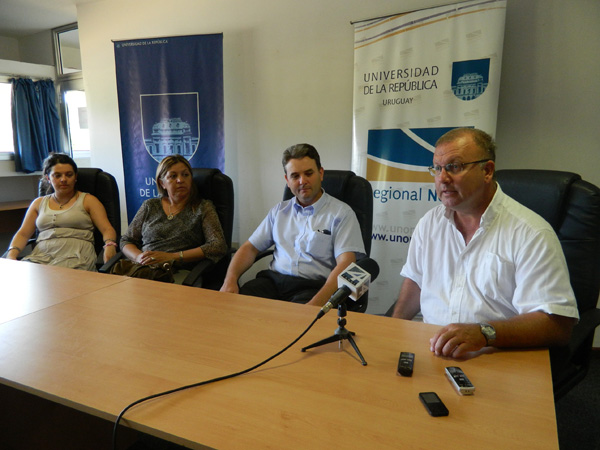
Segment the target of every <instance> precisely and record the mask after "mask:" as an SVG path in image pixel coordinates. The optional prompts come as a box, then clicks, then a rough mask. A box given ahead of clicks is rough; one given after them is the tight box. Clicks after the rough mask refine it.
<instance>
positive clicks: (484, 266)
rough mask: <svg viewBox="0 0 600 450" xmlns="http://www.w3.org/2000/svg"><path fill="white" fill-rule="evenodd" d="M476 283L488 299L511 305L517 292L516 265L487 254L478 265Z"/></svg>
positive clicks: (497, 256)
mask: <svg viewBox="0 0 600 450" xmlns="http://www.w3.org/2000/svg"><path fill="white" fill-rule="evenodd" d="M475 282H476V284H477V286H478V287H479V288H480V289H481V293H482V294H483V295H484V296H485V297H486V298H488V299H491V300H504V301H505V302H509V303H510V302H511V300H512V296H513V293H514V291H515V265H514V264H513V263H512V262H511V261H508V260H506V259H503V258H502V257H500V256H499V255H496V254H493V253H486V254H485V256H484V258H483V261H481V264H479V265H478V270H477V273H476V280H475Z"/></svg>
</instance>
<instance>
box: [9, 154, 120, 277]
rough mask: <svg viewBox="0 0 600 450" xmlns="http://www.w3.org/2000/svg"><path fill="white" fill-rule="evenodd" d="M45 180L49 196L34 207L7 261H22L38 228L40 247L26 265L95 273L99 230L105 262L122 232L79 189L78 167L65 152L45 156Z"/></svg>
mask: <svg viewBox="0 0 600 450" xmlns="http://www.w3.org/2000/svg"><path fill="white" fill-rule="evenodd" d="M43 177H44V181H45V182H47V183H48V188H47V192H48V195H45V196H43V197H38V198H36V199H35V200H34V201H33V202H32V203H31V205H30V206H29V209H28V210H27V214H25V218H24V219H23V224H22V225H21V228H19V230H18V231H17V233H16V234H15V236H14V237H13V239H12V241H11V243H10V247H9V249H8V252H7V254H6V257H7V258H8V259H17V257H18V256H19V254H20V253H21V251H22V249H23V248H24V247H25V245H26V244H27V241H28V240H29V239H30V238H31V237H32V236H33V234H34V233H35V230H36V228H37V229H38V230H39V235H38V238H37V240H36V245H35V248H34V249H33V252H32V253H31V254H30V255H28V256H26V257H25V258H23V260H24V261H31V262H35V263H39V264H47V265H54V266H62V267H70V268H73V269H82V270H91V271H95V270H96V258H97V257H96V252H95V250H94V226H95V227H96V228H98V230H99V231H100V232H101V233H102V237H103V239H104V243H105V246H104V256H103V259H104V262H106V261H108V260H109V259H110V258H111V257H112V256H114V255H115V253H116V249H117V243H116V241H115V239H116V237H117V234H116V232H115V229H114V228H113V227H112V226H111V224H110V222H109V221H108V217H107V216H106V210H105V209H104V206H103V205H102V203H100V201H99V200H98V199H97V198H96V197H94V196H93V195H91V194H86V193H85V192H80V191H78V190H77V189H76V187H75V184H76V182H77V165H76V164H75V162H74V161H73V160H72V159H71V158H70V157H69V156H67V155H66V154H64V153H55V154H52V155H50V156H49V157H48V158H46V160H45V161H44V166H43Z"/></svg>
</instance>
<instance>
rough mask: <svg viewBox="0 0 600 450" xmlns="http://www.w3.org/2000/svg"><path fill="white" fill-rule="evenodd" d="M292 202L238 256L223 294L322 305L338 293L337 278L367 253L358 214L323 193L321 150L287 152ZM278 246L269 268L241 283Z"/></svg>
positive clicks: (281, 207) (286, 171) (281, 206)
mask: <svg viewBox="0 0 600 450" xmlns="http://www.w3.org/2000/svg"><path fill="white" fill-rule="evenodd" d="M282 164H283V169H284V174H285V180H286V182H287V185H288V187H289V188H290V190H291V191H292V194H294V197H293V198H292V199H291V200H287V201H284V202H281V203H279V204H277V205H276V206H275V207H273V208H272V209H271V211H269V214H268V215H267V217H265V219H264V220H263V221H262V223H261V224H260V225H259V226H258V228H257V229H256V231H254V233H253V234H252V236H250V238H249V239H248V241H246V242H245V243H244V244H243V245H242V246H241V247H240V249H239V250H238V251H236V252H235V254H234V256H233V258H232V260H231V262H230V264H229V268H228V269H227V275H226V277H225V281H224V283H223V286H222V287H221V291H223V292H233V293H238V292H239V293H240V294H243V295H253V296H257V297H265V298H273V299H278V300H285V301H291V302H296V303H307V304H310V305H315V306H323V305H324V304H325V303H326V302H327V300H329V298H330V297H331V295H332V294H333V293H334V292H335V291H336V289H337V276H338V274H340V273H341V272H342V271H343V270H344V269H345V268H346V267H347V266H348V265H350V263H352V262H355V261H356V259H357V257H360V256H363V255H364V254H365V248H364V243H363V240H362V235H361V231H360V226H359V224H358V220H357V218H356V214H355V213H354V211H353V210H352V208H350V206H348V205H347V204H346V203H344V202H342V201H340V200H338V199H336V198H334V197H332V196H330V195H327V193H326V192H325V191H324V190H323V189H322V187H321V182H322V181H323V173H324V170H323V168H322V167H321V160H320V157H319V153H318V152H317V150H316V149H315V148H314V147H313V146H312V145H309V144H297V145H293V146H291V147H289V148H288V149H287V150H285V152H284V153H283V160H282ZM272 245H274V246H275V250H274V253H273V261H272V262H271V265H270V268H269V270H263V271H261V272H259V273H258V274H257V276H256V278H255V279H253V280H250V281H248V282H247V283H245V284H244V285H243V286H242V287H241V288H239V287H238V280H239V278H240V276H242V274H243V273H244V272H246V271H247V270H248V269H249V268H250V267H251V266H252V264H253V263H254V260H255V258H256V256H257V254H258V253H259V252H261V251H264V250H267V249H268V248H270V247H271V246H272Z"/></svg>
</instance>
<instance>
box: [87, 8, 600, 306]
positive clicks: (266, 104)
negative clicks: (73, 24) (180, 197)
mask: <svg viewBox="0 0 600 450" xmlns="http://www.w3.org/2000/svg"><path fill="white" fill-rule="evenodd" d="M448 3H452V1H436V0H404V1H397V2H390V1H388V0H371V1H369V2H366V1H364V0H304V1H297V0H277V1H275V0H251V1H249V0H201V1H200V0H172V1H170V2H169V3H168V7H167V5H165V3H164V2H162V1H159V0H128V1H123V0H118V1H113V0H106V1H98V2H94V3H85V4H81V5H79V6H78V22H79V35H80V42H81V52H82V63H83V71H84V74H85V85H86V92H87V97H88V105H89V118H90V129H91V141H92V164H93V165H98V166H101V167H103V168H104V169H105V170H108V171H110V172H112V173H113V174H114V175H115V176H116V177H117V179H118V181H119V183H120V188H121V192H123V183H122V182H123V174H122V167H121V144H120V136H119V120H118V108H117V93H116V84H115V66H114V52H113V44H112V42H111V41H112V40H121V39H134V38H147V37H155V36H170V35H186V34H205V33H220V32H222V33H224V82H225V152H226V163H225V171H226V173H227V174H228V175H230V176H231V177H232V178H233V180H234V184H235V192H236V202H237V204H236V221H237V224H236V229H235V231H234V233H235V234H234V240H235V241H244V240H245V239H246V238H247V237H248V236H249V235H250V233H251V232H252V231H253V230H254V228H255V227H256V225H257V224H258V223H259V221H260V220H261V219H262V218H263V217H264V215H265V214H266V212H267V211H268V209H269V208H270V207H271V206H272V205H273V204H274V203H275V202H277V201H278V200H279V199H280V197H281V191H282V187H283V172H282V168H281V165H280V156H281V153H282V151H283V150H284V149H285V148H286V147H287V146H289V145H291V144H294V143H298V142H309V143H312V144H314V145H315V146H316V147H317V149H319V151H320V153H321V155H322V159H323V165H324V167H325V169H327V168H340V169H344V168H350V159H351V146H352V141H351V139H352V92H353V89H352V82H353V27H352V25H351V24H350V21H352V20H358V19H364V18H370V17H376V16H380V15H386V14H393V13H398V12H403V11H409V10H414V9H419V8H424V7H428V6H437V5H440V4H448ZM599 25H600V2H598V1H597V0H576V1H572V2H564V1H562V0H508V11H507V20H506V34H505V44H504V53H503V67H502V81H501V89H500V105H499V115H498V128H497V141H498V145H499V151H498V167H499V168H515V167H526V168H555V169H563V170H571V171H574V172H578V173H580V174H582V175H583V177H584V178H585V179H587V180H589V181H591V182H593V183H595V184H597V185H600V170H598V169H599V168H600V167H599V166H600V164H599V157H598V149H597V146H598V142H600V126H598V125H597V121H598V117H600V77H599V76H598V75H599V74H600V70H599V69H600V59H599V58H598V57H597V53H598V49H599V48H600V26H599ZM122 201H123V202H124V197H122ZM392 301H393V299H390V303H391V302H392Z"/></svg>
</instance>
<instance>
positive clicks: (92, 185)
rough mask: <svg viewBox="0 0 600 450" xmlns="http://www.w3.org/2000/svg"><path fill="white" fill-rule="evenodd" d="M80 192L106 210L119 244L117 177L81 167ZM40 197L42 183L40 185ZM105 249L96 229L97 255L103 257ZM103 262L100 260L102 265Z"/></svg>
mask: <svg viewBox="0 0 600 450" xmlns="http://www.w3.org/2000/svg"><path fill="white" fill-rule="evenodd" d="M76 188H77V189H78V190H79V191H82V192H87V193H89V194H92V195H93V196H95V197H96V198H98V200H100V203H102V204H103V205H104V209H106V216H107V217H108V221H109V222H110V224H111V225H112V227H113V228H114V229H115V231H116V232H117V243H118V242H119V239H120V237H121V203H120V200H119V187H118V185H117V181H116V180H115V177H113V176H112V175H111V174H110V173H108V172H104V171H103V170H102V169H96V168H91V167H81V168H78V170H77V185H76ZM38 189H39V191H40V195H45V194H44V193H42V183H40V184H39V188H38ZM103 247H104V239H103V238H102V234H101V233H100V231H98V230H97V229H94V248H95V249H96V254H97V255H99V256H101V254H102V251H103ZM101 263H102V260H101V259H100V265H101Z"/></svg>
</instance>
